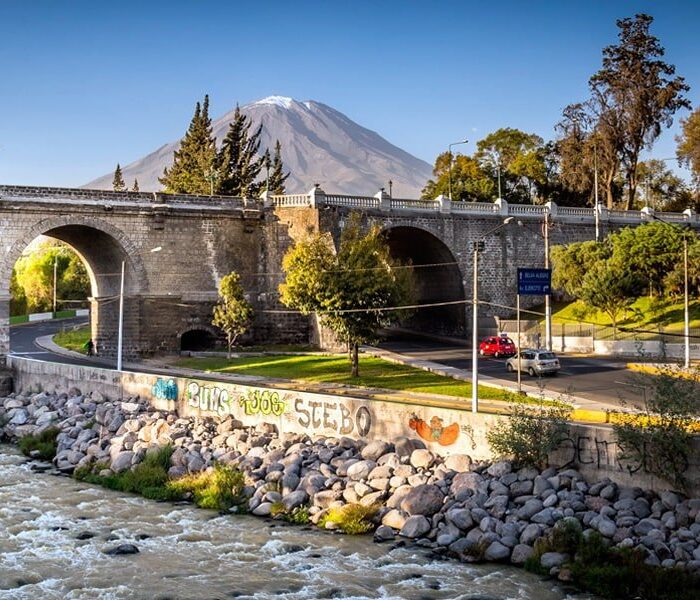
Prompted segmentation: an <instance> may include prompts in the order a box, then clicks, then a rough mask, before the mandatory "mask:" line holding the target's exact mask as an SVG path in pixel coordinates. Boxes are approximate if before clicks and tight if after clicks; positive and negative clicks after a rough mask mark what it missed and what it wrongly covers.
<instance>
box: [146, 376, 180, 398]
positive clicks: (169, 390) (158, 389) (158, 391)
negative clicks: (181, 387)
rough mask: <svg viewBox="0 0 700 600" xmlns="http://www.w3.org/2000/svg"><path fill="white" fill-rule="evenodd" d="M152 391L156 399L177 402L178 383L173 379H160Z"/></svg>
mask: <svg viewBox="0 0 700 600" xmlns="http://www.w3.org/2000/svg"><path fill="white" fill-rule="evenodd" d="M151 391H152V392H153V395H154V396H155V397H156V398H160V399H161V400H171V401H173V402H174V401H175V400H177V383H175V380H173V379H168V381H165V380H164V379H162V378H161V377H159V378H158V380H157V381H156V383H155V385H154V386H153V389H152V390H151Z"/></svg>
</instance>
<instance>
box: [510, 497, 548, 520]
mask: <svg viewBox="0 0 700 600" xmlns="http://www.w3.org/2000/svg"><path fill="white" fill-rule="evenodd" d="M543 508H544V504H543V503H542V501H541V500H538V499H537V498H531V499H530V500H528V501H527V502H526V503H525V504H523V505H522V506H521V507H520V508H519V509H518V510H517V512H516V515H517V517H518V519H522V520H523V521H529V520H530V519H531V518H532V517H533V516H535V515H536V514H537V513H539V512H540V511H541V510H542V509H543Z"/></svg>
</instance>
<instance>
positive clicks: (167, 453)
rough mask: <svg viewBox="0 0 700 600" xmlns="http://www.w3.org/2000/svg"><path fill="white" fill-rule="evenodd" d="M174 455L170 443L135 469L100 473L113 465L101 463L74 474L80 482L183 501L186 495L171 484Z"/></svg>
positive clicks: (162, 498)
mask: <svg viewBox="0 0 700 600" xmlns="http://www.w3.org/2000/svg"><path fill="white" fill-rule="evenodd" d="M172 454H173V447H172V446H169V445H168V446H164V447H162V448H158V449H157V450H156V451H151V452H149V453H147V454H146V457H145V458H144V460H143V462H141V463H139V464H138V465H136V466H135V467H134V468H133V469H130V470H129V469H127V470H126V471H122V472H121V473H114V474H112V475H107V476H103V475H100V474H99V472H100V471H101V470H102V469H105V468H108V467H109V465H106V464H104V463H97V464H95V465H94V466H92V467H81V468H80V469H76V470H75V472H74V473H73V477H75V478H76V479H78V480H80V481H85V482H87V483H94V484H98V485H101V486H103V487H106V488H108V489H110V490H116V491H119V492H126V493H129V494H140V495H142V496H143V497H144V498H149V499H151V500H162V501H164V500H179V499H181V498H182V495H180V494H178V493H177V492H176V491H175V490H172V489H170V487H169V485H168V482H169V478H168V469H169V468H170V457H171V456H172Z"/></svg>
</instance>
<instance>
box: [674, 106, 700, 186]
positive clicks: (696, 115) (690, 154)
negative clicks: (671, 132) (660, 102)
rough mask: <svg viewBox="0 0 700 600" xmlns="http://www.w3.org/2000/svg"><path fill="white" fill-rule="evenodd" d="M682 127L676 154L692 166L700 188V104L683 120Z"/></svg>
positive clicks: (696, 183)
mask: <svg viewBox="0 0 700 600" xmlns="http://www.w3.org/2000/svg"><path fill="white" fill-rule="evenodd" d="M681 128H682V129H681V131H682V133H681V135H679V136H678V137H676V142H677V143H678V149H677V152H676V154H677V156H678V158H679V160H680V161H681V162H682V163H683V164H685V165H686V166H687V167H689V168H690V172H691V173H692V174H693V181H694V183H695V186H696V188H698V189H699V190H700V106H699V107H698V108H696V109H695V110H694V111H693V112H692V113H691V114H690V116H689V117H688V118H686V119H682V120H681Z"/></svg>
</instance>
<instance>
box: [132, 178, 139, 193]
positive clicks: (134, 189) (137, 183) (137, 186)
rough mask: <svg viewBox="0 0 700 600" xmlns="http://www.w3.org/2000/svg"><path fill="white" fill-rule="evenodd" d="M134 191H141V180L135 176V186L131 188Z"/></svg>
mask: <svg viewBox="0 0 700 600" xmlns="http://www.w3.org/2000/svg"><path fill="white" fill-rule="evenodd" d="M131 191H132V192H138V191H139V180H138V179H136V178H134V187H132V188H131Z"/></svg>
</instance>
